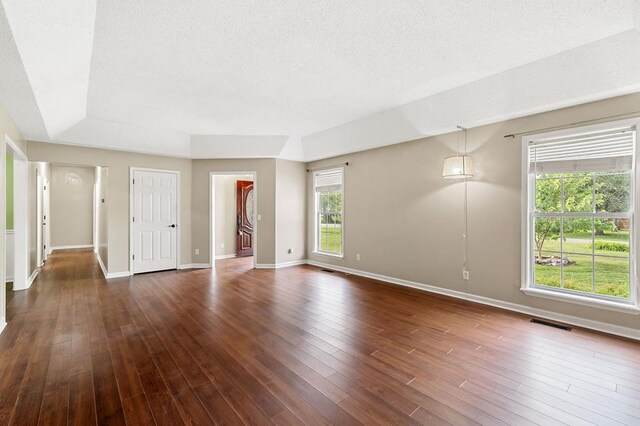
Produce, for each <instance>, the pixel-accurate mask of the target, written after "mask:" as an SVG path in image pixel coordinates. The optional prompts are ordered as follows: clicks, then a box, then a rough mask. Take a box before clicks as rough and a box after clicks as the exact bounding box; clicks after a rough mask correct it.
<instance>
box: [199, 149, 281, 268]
mask: <svg viewBox="0 0 640 426" xmlns="http://www.w3.org/2000/svg"><path fill="white" fill-rule="evenodd" d="M210 172H256V188H257V200H256V201H257V208H258V212H257V214H259V215H261V216H262V219H261V220H260V221H259V222H257V243H256V247H255V248H256V249H257V256H256V263H257V264H258V265H273V264H274V263H275V243H274V242H275V229H276V226H275V223H276V217H275V211H276V210H275V209H276V203H275V198H276V197H275V195H276V194H275V186H276V160H275V159H242V160H240V159H238V160H193V194H192V197H191V198H192V220H193V223H192V225H193V233H192V247H193V249H194V250H195V249H199V250H200V254H199V255H196V254H194V255H193V256H192V257H193V263H209V261H210V250H209V238H210V234H211V227H210V224H209V206H210V202H211V201H210V197H209V189H210V188H209V173H210Z"/></svg>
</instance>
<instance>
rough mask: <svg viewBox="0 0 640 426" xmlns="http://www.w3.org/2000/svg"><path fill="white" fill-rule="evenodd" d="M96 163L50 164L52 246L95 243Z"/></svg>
mask: <svg viewBox="0 0 640 426" xmlns="http://www.w3.org/2000/svg"><path fill="white" fill-rule="evenodd" d="M95 181H96V177H95V167H79V166H67V165H58V164H53V165H52V166H51V181H50V187H51V213H50V214H51V216H50V218H49V224H50V226H51V245H52V247H64V246H78V245H91V244H93V185H94V183H95Z"/></svg>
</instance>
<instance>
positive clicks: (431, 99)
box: [0, 0, 640, 160]
mask: <svg viewBox="0 0 640 426" xmlns="http://www.w3.org/2000/svg"><path fill="white" fill-rule="evenodd" d="M639 4H640V2H639V1H637V0H611V1H596V0H563V1H557V0H521V1H518V2H513V1H512V0H504V1H503V0H486V1H480V0H462V1H461V0H458V1H455V2H454V1H450V0H442V1H415V0H414V1H411V0H405V1H401V2H393V1H383V0H377V1H373V0H367V1H349V2H344V1H342V0H340V1H307V2H304V3H303V2H283V1H264V0H254V1H243V2H237V1H206V0H201V1H195V0H194V1H188V2H185V1H177V0H174V1H171V0H162V1H158V0H154V1H151V0H136V1H102V0H59V1H55V2H42V1H39V0H2V10H0V36H2V39H1V40H0V105H2V106H3V107H4V108H5V110H6V111H7V112H8V113H9V114H10V115H11V116H12V117H13V119H14V120H15V121H16V124H17V125H18V127H19V128H20V130H21V131H22V132H23V134H24V135H25V137H27V138H30V139H36V140H43V141H54V142H61V143H72V144H80V145H87V146H99V147H107V148H114V149H126V150H132V151H140V152H149V153H159V154H167V155H176V156H184V157H194V158H205V157H219V158H233V157H281V158H290V159H297V160H311V159H318V158H325V157H329V156H332V155H338V154H342V153H348V152H353V151H357V150H362V149H368V148H371V147H375V146H382V145H388V144H392V143H399V142H403V141H407V140H411V139H416V138H419V137H421V136H424V135H429V134H435V133H438V132H442V131H448V130H451V129H453V128H455V125H456V124H458V123H462V124H467V125H472V124H481V123H488V122H491V121H496V120H499V119H504V118H505V117H511V116H517V115H522V114H525V113H531V112H539V111H544V110H549V109H552V108H557V107H558V106H566V105H572V104H576V103H580V102H585V101H586V100H591V99H598V98H602V97H605V96H611V95H613V94H622V93H628V92H630V91H637V90H640V62H638V60H636V59H635V56H637V54H631V55H629V56H631V58H629V57H621V56H617V55H623V54H625V53H627V54H628V53H629V52H634V51H635V52H638V51H640V50H639V49H640V25H639V24H640V6H639ZM595 54H598V55H603V54H604V55H609V56H611V55H613V58H614V59H616V60H614V61H609V62H608V63H604V64H603V63H602V62H604V61H601V60H594V58H597V57H594V55H595ZM601 57H602V56H600V58H601ZM621 67H622V68H623V69H621ZM550 75H552V76H554V81H556V82H562V84H552V85H549V84H546V83H548V79H549V76H550ZM532 88H536V90H532Z"/></svg>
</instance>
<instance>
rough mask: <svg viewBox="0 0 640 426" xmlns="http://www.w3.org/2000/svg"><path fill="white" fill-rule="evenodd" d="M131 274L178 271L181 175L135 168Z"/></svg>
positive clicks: (174, 172)
mask: <svg viewBox="0 0 640 426" xmlns="http://www.w3.org/2000/svg"><path fill="white" fill-rule="evenodd" d="M130 201H131V226H130V229H131V235H130V238H131V242H130V244H131V261H130V270H131V274H139V273H145V272H155V271H164V270H169V269H178V266H179V261H180V210H179V208H178V206H179V205H180V172H178V171H172V170H152V169H142V168H136V167H132V168H131V200H130Z"/></svg>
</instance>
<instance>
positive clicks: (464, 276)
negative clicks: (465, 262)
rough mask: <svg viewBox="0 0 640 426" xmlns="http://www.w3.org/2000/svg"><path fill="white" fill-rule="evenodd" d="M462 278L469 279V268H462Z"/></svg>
mask: <svg viewBox="0 0 640 426" xmlns="http://www.w3.org/2000/svg"><path fill="white" fill-rule="evenodd" d="M462 279H463V280H465V281H469V270H468V269H467V268H463V269H462Z"/></svg>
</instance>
